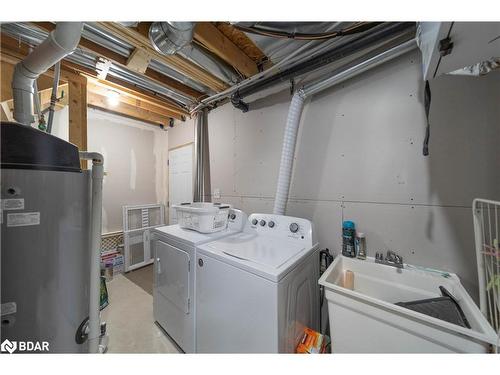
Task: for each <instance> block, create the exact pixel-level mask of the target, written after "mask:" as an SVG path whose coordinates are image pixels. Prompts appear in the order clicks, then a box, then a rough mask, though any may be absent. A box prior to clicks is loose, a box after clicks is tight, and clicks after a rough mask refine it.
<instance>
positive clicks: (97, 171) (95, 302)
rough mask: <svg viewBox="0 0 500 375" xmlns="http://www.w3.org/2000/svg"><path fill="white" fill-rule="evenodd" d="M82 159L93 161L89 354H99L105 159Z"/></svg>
mask: <svg viewBox="0 0 500 375" xmlns="http://www.w3.org/2000/svg"><path fill="white" fill-rule="evenodd" d="M79 154H80V159H83V160H92V209H91V215H92V223H91V229H90V238H91V247H90V251H91V252H90V293H89V297H90V300H89V323H88V328H89V331H88V340H89V352H90V353H98V352H99V351H100V350H99V339H100V336H101V321H100V316H99V315H100V305H101V301H100V300H101V226H102V181H103V178H104V157H103V156H102V155H101V154H99V153H97V152H86V151H81V152H80V153H79Z"/></svg>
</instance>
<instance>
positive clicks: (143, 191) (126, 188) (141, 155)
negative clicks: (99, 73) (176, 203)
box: [87, 109, 168, 233]
mask: <svg viewBox="0 0 500 375" xmlns="http://www.w3.org/2000/svg"><path fill="white" fill-rule="evenodd" d="M87 121H88V149H89V150H91V151H97V152H100V153H102V154H103V156H104V171H105V173H106V174H105V176H104V184H103V233H107V232H113V231H120V230H122V207H123V206H124V205H133V204H148V203H166V198H167V194H168V189H167V187H166V186H167V185H166V183H167V181H166V174H165V171H166V170H167V164H166V163H167V155H168V154H167V151H168V135H167V132H165V131H163V130H161V129H160V128H159V127H157V126H154V125H149V124H146V123H143V122H140V121H135V120H131V119H128V118H125V117H122V116H118V115H113V114H110V113H106V112H102V111H99V110H96V109H89V111H88V115H87Z"/></svg>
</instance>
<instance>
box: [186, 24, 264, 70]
mask: <svg viewBox="0 0 500 375" xmlns="http://www.w3.org/2000/svg"><path fill="white" fill-rule="evenodd" d="M194 39H195V40H196V41H197V42H199V43H200V44H201V45H203V46H204V47H205V48H207V49H208V50H210V51H212V52H213V53H214V54H216V55H217V56H219V57H220V58H221V59H222V60H224V61H225V62H227V63H228V64H229V65H232V66H233V67H234V68H235V69H236V70H238V71H239V72H241V73H242V74H243V75H245V76H246V77H251V76H253V75H254V74H256V73H258V72H259V69H258V68H257V64H256V63H255V62H254V61H253V60H252V59H251V58H250V57H248V56H247V55H246V54H245V53H244V52H243V51H242V50H241V49H239V48H238V47H237V46H236V45H235V44H234V43H233V42H231V40H229V39H228V38H227V37H226V36H225V35H224V34H223V33H221V32H220V31H219V29H217V27H215V26H214V25H212V24H211V23H210V22H198V23H197V24H196V27H195V29H194Z"/></svg>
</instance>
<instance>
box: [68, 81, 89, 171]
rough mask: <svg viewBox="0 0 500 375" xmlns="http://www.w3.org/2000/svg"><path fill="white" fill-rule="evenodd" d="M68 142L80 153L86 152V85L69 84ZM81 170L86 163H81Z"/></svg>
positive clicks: (71, 82) (83, 161) (78, 83)
mask: <svg viewBox="0 0 500 375" xmlns="http://www.w3.org/2000/svg"><path fill="white" fill-rule="evenodd" d="M69 141H70V142H71V143H73V144H74V145H75V146H77V147H78V150H80V151H87V84H86V82H85V83H81V82H75V81H70V82H69ZM81 164H82V169H87V162H86V161H85V160H82V161H81Z"/></svg>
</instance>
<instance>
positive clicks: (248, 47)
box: [213, 22, 272, 66]
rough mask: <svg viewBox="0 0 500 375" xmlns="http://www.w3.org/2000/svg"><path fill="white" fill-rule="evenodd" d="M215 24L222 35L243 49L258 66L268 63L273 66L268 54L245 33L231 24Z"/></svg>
mask: <svg viewBox="0 0 500 375" xmlns="http://www.w3.org/2000/svg"><path fill="white" fill-rule="evenodd" d="M213 24H214V26H215V27H217V29H219V31H220V32H221V33H222V34H224V35H225V36H226V37H227V38H229V40H230V41H231V42H233V43H234V44H235V45H236V46H237V47H238V48H239V49H241V50H242V51H243V52H244V53H245V55H247V56H248V57H250V58H251V59H252V60H253V61H254V62H255V63H256V64H257V66H259V65H261V64H264V63H268V62H269V64H270V65H272V63H271V61H270V60H269V58H268V57H267V56H266V54H265V53H264V52H262V50H261V49H260V48H259V47H257V45H256V44H255V43H254V41H253V40H252V39H250V38H249V37H248V36H247V34H245V33H244V32H243V31H241V30H238V29H237V28H236V27H234V26H233V25H231V24H230V23H229V22H214V23H213Z"/></svg>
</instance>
